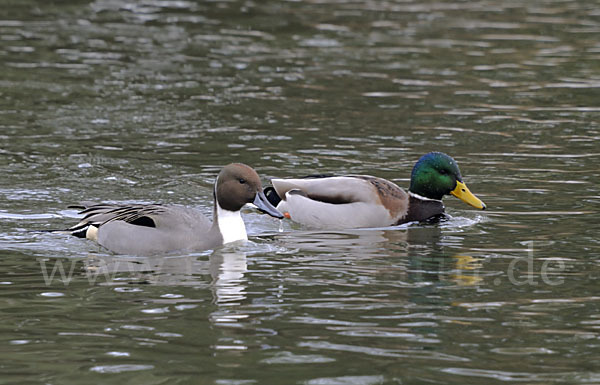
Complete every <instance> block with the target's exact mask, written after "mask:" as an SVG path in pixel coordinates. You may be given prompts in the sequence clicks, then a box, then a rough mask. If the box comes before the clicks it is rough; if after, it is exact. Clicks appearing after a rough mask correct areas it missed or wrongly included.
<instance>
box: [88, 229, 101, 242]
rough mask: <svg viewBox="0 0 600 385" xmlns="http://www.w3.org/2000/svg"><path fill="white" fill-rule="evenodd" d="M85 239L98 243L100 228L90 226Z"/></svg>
mask: <svg viewBox="0 0 600 385" xmlns="http://www.w3.org/2000/svg"><path fill="white" fill-rule="evenodd" d="M85 237H86V238H87V239H89V240H92V241H96V242H98V228H97V227H96V226H93V225H89V226H88V228H87V231H86V232H85Z"/></svg>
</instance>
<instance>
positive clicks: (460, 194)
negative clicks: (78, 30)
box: [450, 180, 485, 210]
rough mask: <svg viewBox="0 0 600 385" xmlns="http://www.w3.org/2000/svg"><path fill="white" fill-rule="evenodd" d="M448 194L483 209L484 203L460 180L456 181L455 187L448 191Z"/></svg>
mask: <svg viewBox="0 0 600 385" xmlns="http://www.w3.org/2000/svg"><path fill="white" fill-rule="evenodd" d="M450 194H452V195H454V196H455V197H457V198H458V199H460V200H461V201H463V202H465V203H466V204H468V205H471V206H473V207H475V208H476V209H480V210H485V203H483V202H482V201H481V199H479V198H477V197H476V196H475V195H473V193H471V191H469V188H468V187H467V185H466V184H464V183H463V182H461V181H458V180H457V181H456V188H455V189H454V190H452V191H450Z"/></svg>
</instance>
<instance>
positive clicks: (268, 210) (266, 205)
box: [252, 191, 283, 219]
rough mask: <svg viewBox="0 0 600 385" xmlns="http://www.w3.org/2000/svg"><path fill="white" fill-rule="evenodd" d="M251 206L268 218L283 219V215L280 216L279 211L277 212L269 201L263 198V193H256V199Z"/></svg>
mask: <svg viewBox="0 0 600 385" xmlns="http://www.w3.org/2000/svg"><path fill="white" fill-rule="evenodd" d="M252 204H253V205H254V206H256V208H257V209H259V210H260V211H262V212H263V213H265V214H269V215H270V216H272V217H275V218H280V219H281V218H283V214H281V213H280V212H279V210H277V209H276V208H275V207H274V206H273V205H272V204H271V203H270V202H269V200H268V199H267V197H266V196H265V193H263V192H262V191H259V192H257V193H256V197H255V198H254V202H252Z"/></svg>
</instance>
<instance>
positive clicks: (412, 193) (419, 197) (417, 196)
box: [408, 191, 442, 202]
mask: <svg viewBox="0 0 600 385" xmlns="http://www.w3.org/2000/svg"><path fill="white" fill-rule="evenodd" d="M408 195H410V196H412V197H415V198H417V199H420V200H423V201H435V202H441V201H442V200H441V199H431V198H425V197H424V196H421V195H419V194H415V193H414V192H412V191H409V192H408Z"/></svg>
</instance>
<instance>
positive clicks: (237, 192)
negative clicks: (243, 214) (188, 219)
mask: <svg viewBox="0 0 600 385" xmlns="http://www.w3.org/2000/svg"><path fill="white" fill-rule="evenodd" d="M215 200H216V203H217V204H218V205H219V206H221V208H222V209H224V210H228V211H239V210H241V208H242V207H244V205H246V204H247V203H252V204H254V205H255V206H256V207H258V209H259V210H261V211H262V212H265V213H267V214H269V215H271V216H273V217H276V218H282V217H283V216H282V214H281V213H280V212H279V211H277V209H276V208H275V207H273V205H271V204H270V203H269V201H268V200H267V198H266V197H265V195H264V193H263V191H262V184H261V183H260V178H259V177H258V174H257V173H256V171H254V170H253V169H252V167H249V166H246V165H245V164H242V163H231V164H229V165H227V166H225V167H224V168H223V170H221V172H220V173H219V176H218V177H217V181H216V182H215Z"/></svg>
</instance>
